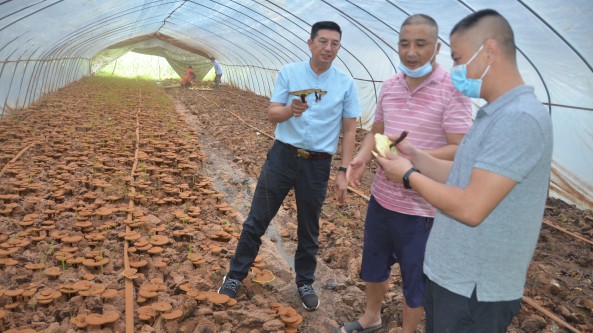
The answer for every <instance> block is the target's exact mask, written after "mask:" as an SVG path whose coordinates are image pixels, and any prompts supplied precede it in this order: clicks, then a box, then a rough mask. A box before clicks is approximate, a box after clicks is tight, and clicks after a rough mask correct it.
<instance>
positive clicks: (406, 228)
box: [338, 14, 472, 333]
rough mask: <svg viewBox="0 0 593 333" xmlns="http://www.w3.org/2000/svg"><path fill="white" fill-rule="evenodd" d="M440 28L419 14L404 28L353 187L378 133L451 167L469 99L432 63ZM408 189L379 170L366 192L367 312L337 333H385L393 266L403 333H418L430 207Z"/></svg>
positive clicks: (352, 169)
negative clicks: (383, 309) (399, 280)
mask: <svg viewBox="0 0 593 333" xmlns="http://www.w3.org/2000/svg"><path fill="white" fill-rule="evenodd" d="M440 46H441V45H440V43H439V42H438V26H437V23H436V22H435V21H434V19H432V18H431V17H429V16H427V15H424V14H416V15H412V16H410V17H408V18H407V19H406V20H405V21H404V22H403V24H402V27H401V31H400V36H399V43H398V50H399V57H400V61H401V63H400V65H399V69H400V73H398V74H396V75H395V76H393V77H391V78H389V79H387V80H386V81H385V82H383V85H382V87H381V93H380V96H379V101H378V104H377V110H376V113H375V121H374V123H373V127H372V129H371V132H370V133H368V134H367V136H366V138H365V139H364V141H363V143H362V145H361V148H360V150H359V152H358V154H357V156H356V157H355V158H354V159H353V160H352V162H351V163H350V165H349V167H348V171H347V179H348V180H349V182H350V184H351V185H354V186H357V185H360V179H361V177H362V174H363V173H364V171H365V169H366V166H367V164H368V163H369V162H370V161H371V159H372V157H373V156H372V155H371V151H372V150H373V148H374V147H375V139H374V134H375V133H384V134H389V135H391V136H399V135H400V133H402V132H403V131H408V132H409V134H408V136H407V138H406V139H407V140H408V141H409V142H411V143H412V144H414V145H415V146H417V147H419V148H420V149H423V150H425V151H427V152H428V153H430V154H431V155H433V156H436V157H438V158H441V159H448V160H452V159H453V157H454V155H455V151H456V150H457V145H458V144H459V143H460V142H461V139H462V138H463V136H464V134H465V133H466V132H467V131H468V129H469V128H470V126H471V124H472V118H471V116H472V112H471V104H470V100H469V99H468V98H467V97H465V96H463V95H462V94H461V93H459V92H458V91H457V90H456V89H455V88H454V87H453V85H452V83H451V78H450V76H449V72H448V71H446V70H445V69H443V68H442V67H441V66H439V65H438V64H437V63H436V62H435V58H436V54H437V53H438V52H439V49H440ZM406 185H407V184H403V185H402V184H399V183H394V182H392V181H390V180H388V179H387V178H386V176H385V174H384V172H383V170H382V169H381V168H378V169H377V174H376V176H375V180H374V182H373V185H372V188H371V194H372V196H371V200H370V202H369V207H368V212H367V216H366V221H365V231H364V248H363V257H362V265H361V272H360V278H361V279H362V280H363V281H365V282H366V297H367V299H366V307H365V312H364V314H363V315H362V316H361V317H360V318H359V319H358V320H356V321H354V322H350V323H345V324H344V326H342V327H340V328H339V329H338V332H346V333H347V332H359V333H360V332H365V333H368V332H373V331H375V330H377V329H378V328H380V327H381V326H382V323H381V305H382V302H383V299H384V297H385V294H386V293H387V291H388V288H389V278H390V276H391V266H392V265H393V264H394V263H396V262H397V263H399V265H400V270H401V276H402V282H403V287H402V289H403V295H404V302H403V314H402V318H403V322H402V327H401V332H402V333H412V332H414V331H415V330H416V327H417V326H418V323H419V322H420V320H421V319H422V315H423V312H424V311H423V310H424V309H423V303H422V296H423V294H424V284H425V281H426V278H425V276H424V274H423V272H422V265H423V261H424V250H425V247H426V240H427V239H428V234H429V232H430V228H431V227H432V221H433V219H434V216H435V208H434V207H433V206H431V205H430V204H429V203H428V202H427V201H426V200H424V199H423V198H422V197H421V196H420V195H419V194H418V193H416V192H415V191H414V190H412V189H410V188H409V185H407V186H406Z"/></svg>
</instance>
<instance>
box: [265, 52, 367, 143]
mask: <svg viewBox="0 0 593 333" xmlns="http://www.w3.org/2000/svg"><path fill="white" fill-rule="evenodd" d="M304 89H321V90H325V91H327V94H325V95H323V96H321V99H320V100H317V101H316V100H315V95H314V94H310V95H309V96H307V98H306V99H307V103H308V104H309V108H308V109H307V110H306V111H305V112H303V114H302V116H300V117H292V118H290V119H288V120H286V121H284V122H281V123H279V124H278V125H277V126H276V132H275V135H276V139H277V140H279V141H282V142H284V143H287V144H290V145H293V146H295V147H299V148H302V149H306V150H310V151H315V152H324V153H328V154H334V153H335V152H336V150H337V148H338V138H339V135H340V129H341V128H342V118H358V117H360V103H359V101H358V94H357V90H356V84H355V83H354V80H353V79H352V77H351V76H350V75H348V74H346V73H344V72H343V71H341V70H339V69H337V68H334V67H330V68H329V69H328V70H327V71H325V72H324V73H322V74H321V75H317V74H315V72H314V71H313V70H312V69H311V66H310V65H309V61H306V62H300V63H292V64H288V65H285V66H283V67H282V69H281V70H280V73H279V74H278V78H277V79H276V86H275V88H274V92H273V94H272V98H271V99H270V102H272V103H282V104H285V105H288V104H290V103H291V101H292V99H294V98H300V97H298V96H292V95H289V94H288V92H290V91H296V90H304Z"/></svg>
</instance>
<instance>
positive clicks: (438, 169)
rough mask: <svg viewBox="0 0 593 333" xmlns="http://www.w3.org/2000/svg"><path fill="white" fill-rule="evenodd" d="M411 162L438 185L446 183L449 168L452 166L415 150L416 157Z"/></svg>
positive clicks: (426, 153) (450, 162) (448, 162)
mask: <svg viewBox="0 0 593 333" xmlns="http://www.w3.org/2000/svg"><path fill="white" fill-rule="evenodd" d="M411 162H412V164H413V165H414V167H415V168H416V169H418V170H420V172H421V173H422V174H423V175H425V176H427V177H429V178H431V179H433V180H435V181H437V182H439V183H445V182H447V178H449V173H450V172H451V167H452V166H453V162H452V161H446V160H441V159H438V158H436V157H434V156H431V155H430V154H429V153H428V152H426V151H422V150H416V155H415V156H414V157H413V158H412V161H411Z"/></svg>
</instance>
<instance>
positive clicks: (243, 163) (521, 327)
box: [0, 78, 593, 333]
mask: <svg viewBox="0 0 593 333" xmlns="http://www.w3.org/2000/svg"><path fill="white" fill-rule="evenodd" d="M195 88H196V89H180V88H172V89H167V90H166V93H167V94H168V95H169V96H171V98H167V96H166V93H165V92H164V91H163V89H161V88H158V87H156V86H155V85H154V84H153V83H144V82H140V83H138V82H135V81H131V80H114V79H104V78H90V79H84V80H81V81H79V82H77V83H74V84H72V85H70V86H68V87H66V88H64V89H62V90H60V91H59V92H57V93H55V94H52V95H51V96H49V97H47V98H45V99H44V100H43V101H41V102H39V103H36V104H35V105H34V106H32V107H30V108H29V109H27V110H23V111H22V112H20V113H19V115H18V116H11V117H7V118H5V119H3V120H2V121H0V168H4V167H5V166H8V167H7V168H5V169H3V171H4V172H2V171H0V198H3V197H1V195H8V194H19V198H18V199H8V198H3V199H0V211H4V210H5V209H7V207H11V206H12V207H14V208H13V209H12V211H10V212H4V213H0V248H1V249H7V248H9V247H10V246H2V245H1V244H4V243H7V242H9V241H12V242H13V243H14V242H16V240H20V239H21V238H24V237H25V236H29V235H30V234H36V233H38V232H40V233H41V234H45V235H46V236H47V238H46V239H43V240H37V241H31V242H30V244H27V245H23V246H22V247H19V248H18V250H17V251H16V252H15V253H12V254H9V255H4V256H0V260H1V258H3V257H4V258H13V259H15V260H18V263H17V264H16V265H15V266H7V265H5V264H2V265H0V269H1V271H0V305H1V306H4V307H5V308H6V307H7V306H8V307H10V305H11V304H14V303H15V302H19V304H16V305H15V308H14V309H10V310H9V309H5V310H4V311H6V312H7V315H5V316H4V317H3V318H1V317H2V315H1V313H0V330H1V331H6V330H8V329H11V328H16V327H19V328H23V327H29V328H33V329H34V330H35V331H38V332H45V333H50V332H84V331H93V330H94V331H98V329H102V330H101V332H125V319H124V318H125V316H126V313H125V307H124V303H125V302H124V289H125V288H124V279H125V278H124V277H123V275H122V274H121V273H122V271H123V269H124V267H125V265H124V262H123V253H124V245H123V243H124V240H123V238H122V237H123V236H124V235H123V232H124V231H125V230H126V222H128V225H129V223H130V220H131V221H139V222H140V224H139V225H138V226H137V227H132V228H131V229H133V230H134V231H137V232H138V233H139V234H140V235H141V236H142V237H143V239H146V240H149V241H150V240H151V239H153V240H156V238H155V237H154V235H155V234H157V232H155V231H151V228H153V227H156V226H164V231H161V232H158V234H162V235H166V236H168V237H169V238H170V242H169V243H167V244H165V245H162V247H163V249H164V250H163V252H162V253H161V254H160V255H149V254H147V253H146V252H143V251H141V250H138V251H137V252H134V253H130V260H131V261H132V262H139V261H141V260H146V261H147V265H146V266H144V267H141V268H138V273H139V274H138V277H137V278H136V279H134V280H133V285H134V287H135V288H134V289H135V294H134V300H133V303H134V304H135V307H136V309H137V308H138V307H139V306H143V305H150V304H154V303H156V302H157V301H164V302H166V303H168V304H170V305H171V306H172V309H173V310H181V311H182V314H181V317H179V318H177V319H170V320H166V319H164V318H163V317H167V316H165V315H163V316H160V315H158V314H157V315H154V316H152V317H151V318H150V319H148V320H141V319H139V318H138V314H137V313H135V318H134V327H135V331H137V332H215V331H218V332H250V333H251V332H253V333H255V332H284V330H285V329H286V327H285V324H284V323H283V322H282V321H281V320H280V319H281V318H280V316H279V315H278V314H277V311H276V310H275V309H273V308H272V306H273V305H274V303H279V304H281V305H283V306H290V307H293V308H294V309H296V311H297V312H298V313H299V314H300V315H301V316H302V317H303V321H302V323H301V324H300V325H299V326H298V327H299V328H298V330H299V332H334V331H335V328H334V327H336V326H337V324H339V323H342V322H344V321H350V320H354V319H356V317H357V315H359V314H360V313H361V312H362V311H363V309H364V283H363V282H362V281H361V280H360V279H359V278H358V276H357V271H358V267H359V264H360V256H361V248H362V241H363V237H362V230H363V229H362V228H363V224H364V216H365V214H366V205H367V199H365V198H364V197H362V196H359V195H357V194H355V193H353V192H351V193H349V195H348V199H347V201H346V203H344V204H338V203H337V202H335V200H333V193H332V190H331V186H330V191H329V193H328V197H327V199H326V202H325V205H324V208H323V213H322V221H321V223H322V233H321V236H320V244H321V249H320V253H319V264H318V269H317V274H316V275H317V281H316V283H315V284H314V286H315V287H316V289H317V291H318V294H319V296H320V298H321V307H320V308H319V309H318V310H317V311H314V312H307V311H305V310H304V309H303V308H302V306H301V305H300V302H299V299H298V295H297V293H296V288H295V285H294V270H293V268H292V266H293V264H292V260H293V254H294V251H295V246H296V224H295V221H296V210H295V204H294V199H293V196H292V194H291V195H289V197H288V198H287V199H286V200H285V203H284V205H283V207H282V209H281V211H280V212H279V213H278V215H277V217H276V218H275V219H274V221H273V222H272V225H271V227H270V228H269V230H268V232H267V234H266V236H265V237H264V239H263V245H262V247H261V250H260V254H261V255H262V258H263V263H264V264H265V268H266V269H269V270H270V271H272V272H273V274H274V275H275V276H276V279H275V280H274V281H272V282H270V283H268V284H263V285H262V284H258V283H255V282H252V281H251V276H249V277H248V278H247V279H246V280H245V281H244V284H243V287H242V290H241V291H240V294H239V297H238V301H239V302H238V304H237V305H234V306H229V305H224V304H223V305H220V304H213V303H210V302H208V301H203V300H197V298H199V297H198V296H196V295H197V294H196V293H197V292H198V291H200V292H206V291H214V290H216V288H218V286H219V283H220V281H221V279H222V276H223V275H224V272H225V269H226V267H227V265H228V260H229V258H230V256H231V255H232V253H233V251H234V249H235V245H236V242H237V240H236V239H237V235H238V232H239V231H240V227H241V223H242V221H243V217H244V216H246V215H247V213H248V211H249V205H250V201H251V195H252V193H253V189H254V186H255V182H256V179H257V176H258V174H259V169H260V168H261V166H262V164H263V161H264V159H265V155H266V152H267V149H268V148H269V147H270V145H271V143H272V139H271V138H270V136H273V132H274V126H273V124H271V123H269V122H268V121H267V120H266V119H265V111H266V107H267V104H268V99H267V98H265V97H261V96H257V95H254V94H252V93H249V92H246V91H241V90H238V89H234V88H231V87H228V86H222V87H221V88H220V89H219V90H212V89H211V87H210V86H208V85H204V86H203V87H195ZM136 114H138V120H139V125H140V127H139V128H140V130H139V132H138V133H139V138H140V141H139V142H138V143H139V148H140V151H141V152H142V153H140V154H138V155H137V156H138V158H137V164H136V169H135V170H136V173H135V174H134V175H133V177H132V178H130V177H131V171H132V169H133V168H134V161H135V153H136V150H135V147H136V146H135V145H136V137H135V129H136ZM364 134H365V133H364V131H363V130H360V131H359V133H358V138H357V141H358V142H360V141H362V138H363V137H364ZM29 145H31V146H30V147H29V148H28V149H27V150H26V151H25V152H24V153H23V154H22V155H21V156H20V157H19V158H18V159H16V160H15V161H14V162H11V163H9V161H10V160H11V159H13V158H14V157H15V156H16V155H17V154H18V153H19V152H21V151H22V149H23V148H25V147H28V146H29ZM169 153H174V154H175V155H174V156H171V155H170V154H169ZM338 159H339V156H336V157H335V158H334V161H333V163H334V164H335V165H336V166H337V165H338V163H339V161H338ZM182 164H185V165H187V168H186V169H183V168H182V169H181V171H179V170H177V169H176V167H178V166H179V165H182ZM373 168H374V167H373ZM0 170H2V169H0ZM2 173H3V174H2ZM372 177H373V170H368V171H367V172H366V174H365V178H364V180H363V184H362V185H361V186H360V188H359V190H360V191H361V192H362V193H363V194H364V195H367V196H368V192H369V188H370V183H371V182H372ZM97 180H102V181H103V183H101V182H97ZM104 183H107V184H109V185H110V186H108V187H105V186H103V185H104ZM167 184H169V185H170V186H167ZM184 184H185V185H184ZM64 185H69V187H66V189H64V188H60V186H64ZM132 187H133V188H134V189H135V191H136V193H139V194H141V195H140V196H138V195H130V189H131V188H132ZM60 191H62V193H60ZM183 193H185V194H183ZM216 194H224V198H220V197H217V195H216ZM108 197H111V199H107V198H108ZM114 198H117V199H114ZM167 198H173V199H171V200H174V201H169V200H165V199H167ZM97 199H100V200H97ZM130 203H131V204H130ZM11 204H14V205H11ZM548 205H549V206H548V209H546V217H545V221H546V222H549V223H551V224H553V225H556V226H560V227H562V228H564V229H567V230H569V231H570V232H574V233H577V234H579V235H581V236H583V237H585V239H588V240H591V239H593V213H592V212H591V211H582V210H578V209H576V208H575V207H573V206H570V205H567V204H565V203H563V202H562V201H559V200H554V199H550V200H549V202H548ZM102 207H105V208H112V209H114V211H113V212H112V213H111V214H107V215H106V216H102V215H100V214H99V213H98V210H99V209H100V208H102ZM130 207H133V208H132V209H130ZM196 207H197V208H196ZM225 207H230V208H232V209H230V210H229V209H226V208H225ZM91 209H93V211H91V212H90V213H89V210H91ZM196 209H198V210H199V212H198V213H197V214H194V215H193V216H189V215H187V214H189V213H190V212H192V211H196ZM93 212H97V213H93ZM31 214H38V215H36V216H33V215H31ZM183 214H186V215H183ZM235 215H236V216H235ZM25 216H28V217H27V218H25ZM28 219H31V220H33V227H31V226H26V224H27V220H28ZM23 220H24V221H25V222H23ZM48 220H50V221H53V222H55V224H54V225H55V229H51V230H50V229H41V230H40V231H34V230H32V229H31V228H34V227H37V228H42V227H43V226H46V225H51V224H49V223H47V222H46V221H48ZM81 221H88V222H91V224H92V227H93V228H94V230H102V234H103V235H104V236H105V237H106V238H105V240H102V241H93V240H91V239H90V238H83V239H82V240H81V241H80V242H79V243H76V244H74V245H73V244H65V242H64V241H62V240H60V238H57V237H53V236H52V232H54V231H60V232H64V233H68V234H72V235H83V236H84V235H88V233H89V232H85V231H83V230H81V229H80V228H79V227H76V226H75V225H74V223H75V222H81ZM109 221H111V222H112V223H113V226H111V224H109V223H107V222H109ZM44 222H46V223H45V224H44ZM19 223H20V224H19ZM106 226H107V227H106ZM184 229H189V232H190V235H186V236H176V235H178V233H176V232H177V231H179V230H184ZM86 230H89V229H86ZM221 230H224V231H227V233H228V235H230V236H229V237H226V236H225V237H219V238H217V237H216V236H213V234H217V233H218V232H219V231H221ZM53 235H54V236H56V234H53ZM151 237H152V238H151ZM134 242H135V241H131V242H130V246H133V245H134ZM12 247H14V246H12ZM67 247H75V249H74V252H76V253H77V254H79V255H82V256H87V257H93V258H95V259H96V260H99V259H100V258H109V262H107V263H105V264H104V265H100V266H98V267H95V268H92V267H86V266H83V265H80V264H74V263H70V264H69V263H67V262H63V261H61V260H58V259H56V258H55V253H56V252H58V251H59V250H63V249H64V248H67ZM138 247H139V248H141V246H139V245H138ZM215 248H218V249H215ZM592 248H593V245H591V244H590V243H587V242H585V241H583V240H580V239H577V238H575V237H574V236H570V235H568V234H566V233H564V232H561V231H559V230H558V229H556V228H553V227H550V226H548V225H547V224H546V225H544V227H543V228H542V232H541V236H540V242H539V244H538V248H537V250H536V254H535V257H534V260H533V263H532V265H531V268H530V270H529V274H528V282H527V285H526V292H525V296H527V297H529V299H532V300H534V302H536V303H537V304H539V305H541V307H543V308H544V309H546V310H547V311H549V312H550V313H552V314H553V315H555V316H557V318H558V319H559V320H560V321H564V322H567V323H568V324H569V325H571V326H572V327H575V328H576V329H577V330H578V331H582V332H593V287H592V285H591V283H592V280H593V277H592V275H593V271H592V269H591V267H593V265H592V264H593V263H592V261H593V256H592V255H591V251H592ZM196 253H199V254H200V255H202V256H203V258H204V260H203V261H202V262H201V263H200V264H192V263H191V262H190V260H189V259H188V257H192V258H193V257H194V254H196ZM163 259H165V260H168V261H169V263H168V265H167V266H165V267H164V268H157V267H158V263H159V262H161V261H163ZM28 263H44V264H45V266H46V267H50V266H57V267H60V268H61V271H62V274H61V275H60V276H59V277H58V278H56V279H52V278H49V277H48V276H46V275H44V274H43V273H42V272H43V271H41V272H39V271H32V270H29V269H26V268H25V265H26V264H28ZM85 273H92V274H94V275H93V276H87V277H86V278H87V279H89V280H90V281H91V282H92V284H93V285H94V288H99V287H101V286H104V287H105V288H106V289H114V290H116V291H117V293H116V294H115V296H112V297H107V296H101V295H87V296H84V295H81V294H72V295H68V294H66V293H63V294H62V295H61V296H59V297H58V298H56V300H55V301H53V303H50V304H48V305H43V304H40V302H39V301H38V300H39V299H42V298H43V297H42V296H43V295H45V294H46V293H47V292H42V291H43V289H44V288H50V289H59V287H64V285H66V284H70V283H73V282H76V281H80V280H83V279H84V278H83V277H82V276H83V275H84V274H85ZM150 281H152V282H161V283H157V284H156V285H157V287H156V288H157V289H156V292H155V293H156V297H154V298H151V299H146V300H143V299H139V292H140V291H141V290H143V289H145V288H146V285H147V284H148V282H150ZM391 282H392V285H391V290H390V293H389V295H388V296H387V297H386V299H385V302H384V307H383V315H382V318H383V322H384V328H383V329H381V330H380V331H379V332H383V333H384V332H392V331H395V330H394V329H395V328H396V327H397V326H399V325H400V323H401V316H400V312H401V304H402V296H401V279H400V277H399V274H398V269H397V267H395V268H394V270H393V275H392V279H391ZM32 286H33V287H35V288H37V291H36V292H34V293H33V295H32V296H23V295H21V296H16V297H13V296H7V295H6V291H11V290H16V289H18V288H23V289H27V288H32ZM141 287H142V288H141ZM188 289H189V290H193V291H195V292H196V293H191V292H188V291H187V290H188ZM111 310H113V311H116V312H118V313H119V314H120V317H119V319H118V320H117V321H116V322H115V323H111V324H109V323H106V324H103V325H102V326H101V327H100V328H99V327H97V326H89V327H87V328H84V329H77V328H76V326H74V323H73V320H72V319H73V318H78V317H80V316H81V315H83V314H90V313H95V314H97V313H108V312H109V311H111ZM171 311H172V310H171ZM172 316H173V315H172ZM418 331H422V330H421V329H419V330H418ZM509 331H510V332H525V333H530V332H571V330H569V329H568V328H565V327H564V326H562V324H560V323H559V322H556V321H554V320H552V319H551V318H550V317H549V316H548V315H546V314H545V313H543V312H541V311H539V310H537V309H535V308H534V307H532V306H530V305H528V304H527V303H523V305H522V308H521V312H520V314H519V315H518V316H517V317H516V318H515V320H514V321H513V323H512V325H511V328H510V330H509Z"/></svg>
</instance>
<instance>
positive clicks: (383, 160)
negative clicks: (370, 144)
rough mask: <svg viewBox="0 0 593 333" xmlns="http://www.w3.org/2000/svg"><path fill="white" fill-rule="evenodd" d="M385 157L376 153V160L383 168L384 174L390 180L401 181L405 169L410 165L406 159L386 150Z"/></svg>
mask: <svg viewBox="0 0 593 333" xmlns="http://www.w3.org/2000/svg"><path fill="white" fill-rule="evenodd" d="M386 156H387V157H382V156H381V155H377V162H378V163H379V165H380V166H381V168H383V171H384V172H385V176H386V177H387V179H389V180H391V181H392V182H396V183H401V182H402V178H403V177H404V174H405V173H406V171H408V170H409V169H410V168H411V167H412V163H410V161H408V159H406V158H404V157H401V156H398V155H395V154H394V153H392V152H390V151H387V153H386Z"/></svg>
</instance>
